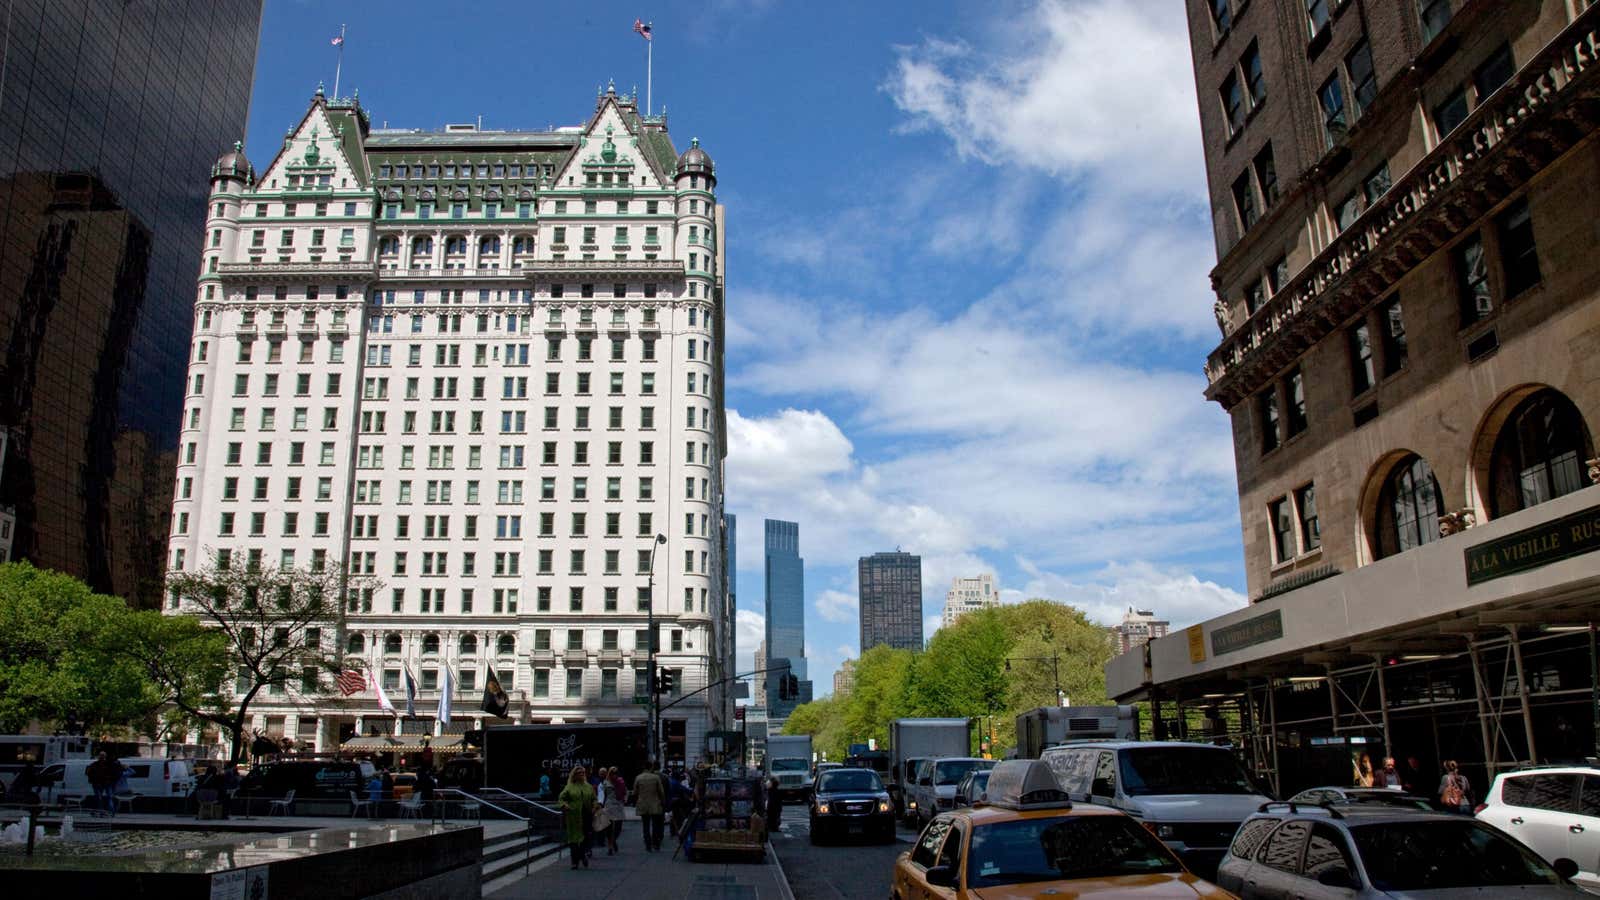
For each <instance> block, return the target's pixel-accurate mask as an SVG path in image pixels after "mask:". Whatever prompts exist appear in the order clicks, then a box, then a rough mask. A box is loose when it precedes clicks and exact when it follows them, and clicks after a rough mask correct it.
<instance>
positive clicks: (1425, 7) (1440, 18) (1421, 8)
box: [1417, 0, 1452, 42]
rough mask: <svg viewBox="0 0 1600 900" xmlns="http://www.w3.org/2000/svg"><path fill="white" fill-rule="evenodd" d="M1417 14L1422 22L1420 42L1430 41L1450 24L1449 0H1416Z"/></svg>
mask: <svg viewBox="0 0 1600 900" xmlns="http://www.w3.org/2000/svg"><path fill="white" fill-rule="evenodd" d="M1417 14H1418V16H1419V17H1420V18H1421V20H1422V40H1423V41H1424V42H1426V41H1431V40H1433V39H1434V38H1436V37H1438V36H1439V33H1440V32H1441V31H1444V27H1445V26H1446V25H1448V24H1450V16H1451V15H1452V12H1451V10H1450V0H1417Z"/></svg>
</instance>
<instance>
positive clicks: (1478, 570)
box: [1465, 506, 1600, 585]
mask: <svg viewBox="0 0 1600 900" xmlns="http://www.w3.org/2000/svg"><path fill="white" fill-rule="evenodd" d="M1594 550H1600V506H1591V507H1589V508H1588V509H1586V510H1583V511H1582V512H1576V513H1573V514H1572V515H1570V516H1562V517H1561V518H1559V519H1555V520H1553V521H1550V522H1545V523H1544V524H1542V525H1535V526H1534V527H1532V528H1524V529H1523V530H1521V531H1517V532H1513V533H1511V534H1508V535H1506V536H1505V537H1502V538H1496V539H1495V540H1492V541H1485V542H1484V543H1481V544H1477V545H1474V546H1471V547H1468V548H1467V549H1466V553H1465V556H1466V564H1467V584H1469V585H1473V584H1481V583H1483V582H1485V581H1490V580H1492V579H1495V578H1501V577H1503V576H1506V575H1514V574H1516V573H1518V572H1526V571H1528V570H1529V569H1537V568H1539V567H1540V566H1544V565H1549V564H1550V563H1553V562H1559V561H1560V560H1563V559H1568V558H1570V557H1573V556H1578V555H1580V554H1583V553H1589V552H1591V551H1594Z"/></svg>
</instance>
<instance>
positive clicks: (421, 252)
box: [411, 235, 433, 257]
mask: <svg viewBox="0 0 1600 900" xmlns="http://www.w3.org/2000/svg"><path fill="white" fill-rule="evenodd" d="M411 255H412V256H413V257H417V256H432V255H433V238H431V237H428V236H427V235H423V236H421V237H417V238H413V239H412V241H411Z"/></svg>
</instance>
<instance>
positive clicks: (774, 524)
mask: <svg viewBox="0 0 1600 900" xmlns="http://www.w3.org/2000/svg"><path fill="white" fill-rule="evenodd" d="M764 524H765V526H766V553H767V659H766V662H767V668H768V669H775V668H781V667H782V666H783V664H784V663H785V662H787V663H788V664H789V671H788V673H787V674H790V675H793V676H794V677H795V678H796V679H797V680H798V681H799V689H800V690H799V694H798V696H796V697H791V698H789V699H787V700H784V699H781V698H780V697H779V696H778V693H779V690H778V689H779V685H781V684H782V678H783V675H784V674H785V673H783V672H769V673H768V674H767V676H766V685H767V709H768V710H769V711H770V712H769V715H770V716H771V718H772V719H774V720H782V719H787V718H788V717H789V713H790V712H792V711H794V708H795V707H796V706H798V705H800V704H801V703H807V702H810V700H811V682H810V681H808V680H807V678H806V658H805V655H806V591H805V560H803V559H801V558H800V526H799V525H798V524H796V523H794V522H781V521H778V520H776V519H767V520H766V522H765V523H764Z"/></svg>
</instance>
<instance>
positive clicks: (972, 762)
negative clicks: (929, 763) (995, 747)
mask: <svg viewBox="0 0 1600 900" xmlns="http://www.w3.org/2000/svg"><path fill="white" fill-rule="evenodd" d="M992 768H994V760H990V759H947V760H941V761H939V762H936V763H934V764H933V783H934V784H960V783H961V779H963V778H965V777H967V773H968V772H971V771H972V770H973V769H992Z"/></svg>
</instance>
